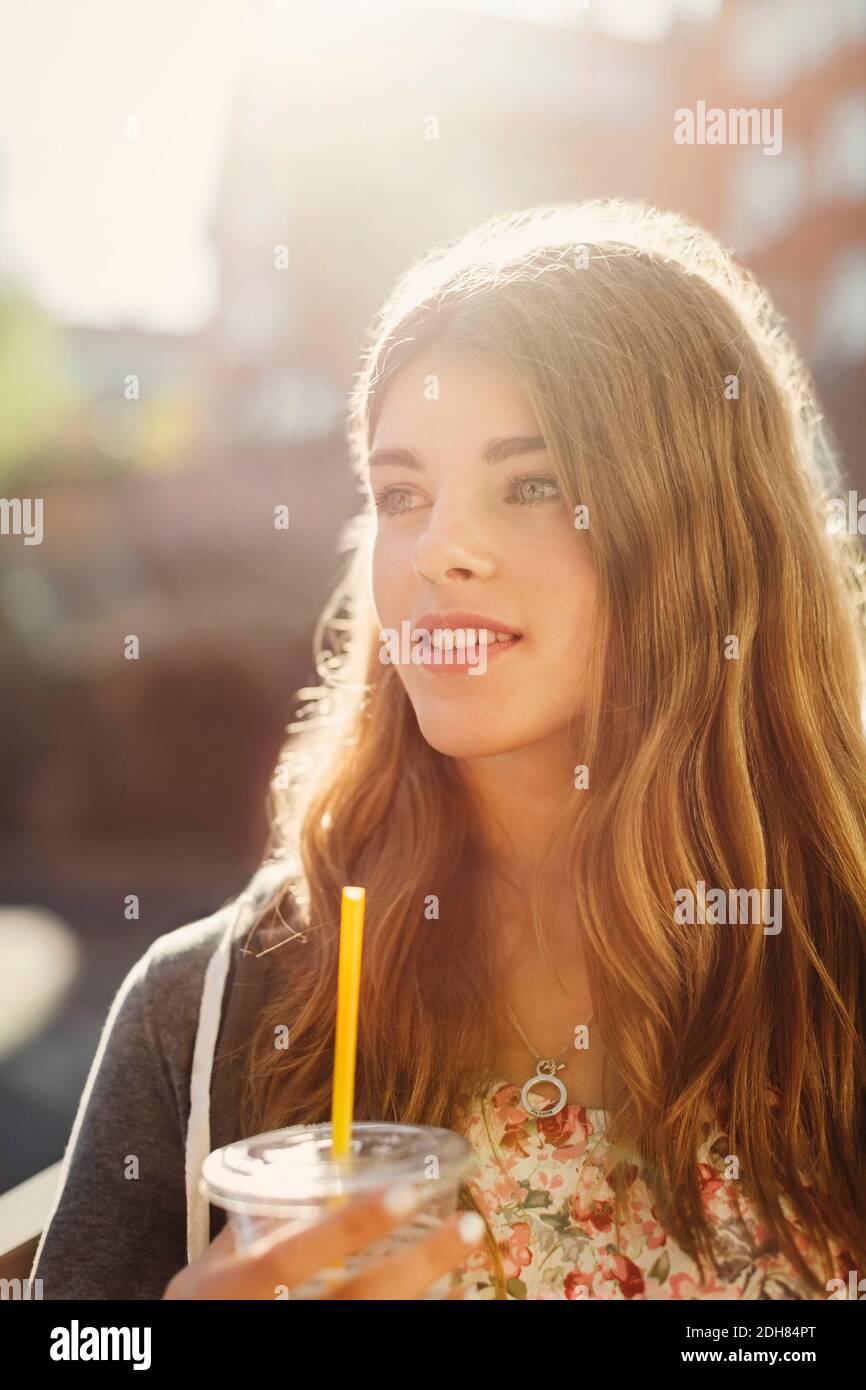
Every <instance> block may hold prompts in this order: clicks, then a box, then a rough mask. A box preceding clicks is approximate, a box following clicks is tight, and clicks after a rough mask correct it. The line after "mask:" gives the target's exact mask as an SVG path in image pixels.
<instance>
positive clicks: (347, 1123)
mask: <svg viewBox="0 0 866 1390" xmlns="http://www.w3.org/2000/svg"><path fill="white" fill-rule="evenodd" d="M366 896H367V895H366V893H365V891H364V889H363V888H344V889H343V898H342V903H341V908H340V964H339V971H338V976H337V1038H336V1046H335V1050H334V1091H333V1096H332V1099H331V1134H332V1138H331V1157H332V1158H348V1156H349V1154H350V1152H351V1146H352V1115H353V1112H354V1108H355V1060H356V1057H357V1053H358V1003H359V996H360V992H361V949H362V946H363V941H364V904H365V902H366ZM345 1201H346V1196H345V1193H342V1194H340V1193H338V1194H336V1195H335V1196H333V1197H331V1198H330V1199H329V1200H328V1206H329V1207H340V1206H343V1204H344V1203H345ZM337 1271H343V1272H345V1263H344V1261H343V1260H339V1261H337V1263H336V1264H335V1265H334V1266H333V1273H332V1274H331V1276H330V1279H331V1280H333V1279H334V1278H335V1277H336V1274H337ZM337 1282H339V1278H337Z"/></svg>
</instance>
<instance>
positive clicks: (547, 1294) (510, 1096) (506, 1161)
mask: <svg viewBox="0 0 866 1390" xmlns="http://www.w3.org/2000/svg"><path fill="white" fill-rule="evenodd" d="M532 1094H533V1099H535V1103H536V1105H538V1104H539V1102H540V1103H541V1104H544V1102H545V1100H546V1099H547V1096H546V1095H545V1094H544V1093H542V1092H539V1093H538V1098H537V1099H536V1098H535V1096H534V1093H532ZM607 1117H608V1112H607V1111H605V1110H592V1109H587V1108H585V1107H584V1106H582V1105H566V1106H565V1107H564V1108H563V1109H562V1110H560V1112H559V1114H557V1115H553V1116H551V1117H550V1118H547V1119H545V1118H544V1117H541V1118H539V1119H536V1118H535V1117H534V1116H533V1115H532V1114H530V1113H529V1112H528V1111H527V1110H525V1109H524V1108H523V1107H522V1105H521V1104H520V1088H519V1087H518V1086H515V1085H513V1084H512V1083H511V1082H508V1081H505V1080H503V1079H501V1078H497V1079H496V1080H495V1081H494V1082H493V1084H492V1086H491V1087H490V1088H489V1090H488V1091H487V1093H486V1095H484V1096H481V1097H479V1099H478V1101H477V1103H476V1105H475V1106H474V1108H473V1109H472V1110H471V1111H470V1112H469V1114H468V1117H467V1120H468V1122H467V1126H466V1128H465V1130H464V1132H465V1134H466V1138H467V1139H468V1140H469V1142H470V1143H471V1145H472V1148H473V1150H474V1152H475V1154H476V1156H477V1158H478V1163H479V1167H478V1169H477V1170H476V1174H475V1176H474V1177H472V1176H470V1178H469V1179H468V1185H469V1187H470V1189H471V1191H472V1193H473V1196H474V1197H475V1199H476V1201H477V1202H478V1205H479V1208H480V1209H481V1210H482V1211H483V1212H484V1214H485V1216H486V1217H487V1220H488V1222H489V1223H490V1226H491V1229H492V1230H493V1233H494V1235H495V1237H496V1240H497V1243H498V1245H499V1250H500V1253H501V1256H502V1263H503V1271H504V1277H505V1281H506V1289H507V1296H508V1298H518V1299H523V1298H539V1299H578V1298H594V1299H608V1298H614V1299H620V1298H623V1299H632V1298H637V1299H646V1298H659V1299H678V1298H683V1299H701V1298H707V1299H740V1298H749V1299H752V1298H755V1299H757V1298H767V1299H806V1298H810V1299H814V1298H817V1297H821V1295H818V1294H816V1293H815V1291H814V1290H812V1289H810V1288H809V1287H808V1286H807V1285H805V1284H804V1283H803V1281H802V1277H801V1276H800V1274H799V1272H798V1271H797V1270H796V1269H795V1268H794V1267H793V1266H792V1265H791V1264H790V1262H789V1261H788V1260H787V1259H786V1258H785V1257H784V1256H783V1255H782V1254H781V1253H776V1254H767V1253H759V1247H760V1245H761V1244H762V1242H763V1241H764V1240H765V1238H766V1232H765V1231H764V1230H763V1228H762V1227H761V1226H760V1224H759V1223H758V1222H757V1220H756V1218H755V1216H754V1213H753V1209H752V1208H751V1206H750V1203H749V1202H748V1200H747V1199H746V1198H745V1197H744V1196H743V1195H742V1194H740V1206H741V1208H742V1211H743V1215H744V1216H745V1217H746V1218H747V1221H748V1225H745V1224H744V1223H743V1221H742V1220H741V1219H740V1218H739V1217H738V1216H737V1209H736V1205H735V1203H734V1199H733V1189H734V1180H733V1179H731V1178H725V1177H723V1176H722V1174H723V1173H724V1171H725V1157H726V1155H727V1153H728V1152H729V1149H728V1145H727V1142H726V1140H725V1137H724V1135H723V1133H722V1131H721V1130H720V1129H718V1127H714V1126H712V1125H710V1124H709V1123H706V1124H705V1130H704V1136H705V1138H704V1142H703V1144H702V1146H701V1150H700V1153H699V1166H700V1183H701V1189H702V1193H703V1196H704V1200H705V1203H706V1206H707V1208H708V1213H709V1215H710V1218H711V1220H713V1221H714V1223H715V1224H716V1226H717V1227H719V1228H721V1229H722V1231H723V1232H724V1237H723V1246H722V1249H723V1250H724V1258H723V1261H722V1260H720V1262H719V1264H720V1269H721V1271H722V1273H721V1276H717V1275H716V1274H715V1273H714V1271H713V1269H712V1266H711V1265H709V1264H707V1263H706V1262H705V1265H704V1267H705V1274H706V1282H705V1283H704V1284H701V1283H700V1282H699V1279H700V1276H699V1272H698V1268H697V1265H696V1264H695V1263H694V1261H693V1260H692V1259H691V1258H690V1257H689V1256H688V1255H686V1254H685V1253H684V1251H682V1250H681V1249H680V1248H679V1246H677V1245H676V1244H675V1243H674V1241H673V1238H672V1237H671V1236H669V1235H668V1234H667V1232H666V1231H665V1230H664V1228H663V1227H662V1226H661V1225H660V1224H659V1221H658V1220H657V1218H656V1216H655V1212H654V1209H653V1199H652V1196H651V1194H650V1191H649V1190H648V1188H647V1186H646V1184H645V1182H644V1181H643V1179H642V1178H641V1176H640V1172H639V1169H638V1168H637V1167H636V1166H633V1173H634V1176H633V1179H632V1181H631V1184H630V1196H629V1217H628V1220H627V1221H626V1220H625V1219H624V1220H623V1222H622V1223H621V1225H620V1238H621V1239H620V1243H619V1244H617V1243H616V1226H615V1223H614V1212H615V1203H614V1193H613V1188H612V1185H611V1184H610V1182H609V1180H608V1178H607V1176H606V1174H605V1172H604V1164H603V1158H604V1156H605V1155H606V1156H607V1157H608V1159H609V1158H610V1153H611V1151H610V1147H609V1145H608V1144H607V1141H606V1140H605V1126H606V1121H607ZM796 1240H797V1244H798V1247H799V1248H800V1249H801V1251H802V1252H803V1253H804V1254H808V1252H809V1251H810V1246H809V1244H808V1242H807V1241H806V1240H805V1239H804V1238H803V1237H802V1235H801V1234H797V1235H796ZM835 1253H836V1251H835V1247H834V1254H835ZM846 1261H847V1257H843V1256H841V1255H840V1256H839V1260H838V1263H839V1265H840V1268H839V1271H838V1273H839V1274H840V1276H841V1277H842V1278H846V1277H847V1262H846ZM807 1263H810V1264H811V1261H809V1260H808V1259H807ZM843 1264H845V1269H842V1268H841V1266H842V1265H843ZM812 1267H815V1266H814V1265H812ZM493 1269H494V1266H493V1261H492V1259H491V1256H490V1253H489V1251H488V1250H487V1249H486V1248H485V1247H484V1246H482V1247H481V1248H480V1249H479V1250H477V1251H473V1253H472V1254H471V1255H470V1256H469V1257H468V1258H467V1260H466V1262H465V1264H464V1265H463V1266H462V1268H461V1271H460V1276H459V1280H458V1282H459V1283H460V1284H470V1285H474V1286H475V1289H474V1291H473V1292H471V1293H470V1294H469V1296H470V1297H474V1298H480V1299H491V1298H495V1296H496V1286H495V1282H494V1279H493ZM824 1296H826V1295H824Z"/></svg>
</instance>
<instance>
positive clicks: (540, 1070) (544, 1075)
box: [520, 1057, 568, 1120]
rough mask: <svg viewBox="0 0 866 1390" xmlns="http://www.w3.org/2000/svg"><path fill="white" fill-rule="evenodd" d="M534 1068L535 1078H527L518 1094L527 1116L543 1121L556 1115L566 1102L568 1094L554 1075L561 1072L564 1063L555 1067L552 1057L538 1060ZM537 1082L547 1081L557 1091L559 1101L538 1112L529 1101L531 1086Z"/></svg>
mask: <svg viewBox="0 0 866 1390" xmlns="http://www.w3.org/2000/svg"><path fill="white" fill-rule="evenodd" d="M536 1066H537V1071H536V1073H535V1076H531V1077H530V1078H529V1080H528V1081H527V1082H526V1084H525V1086H524V1087H523V1090H522V1091H521V1092H520V1104H521V1105H522V1106H523V1108H524V1110H528V1111H529V1114H530V1115H534V1116H535V1118H536V1119H537V1120H545V1119H547V1118H548V1117H549V1116H550V1115H558V1114H559V1112H560V1110H561V1109H562V1108H563V1106H564V1105H565V1103H566V1101H567V1100H568V1092H567V1091H566V1089H565V1087H564V1086H563V1084H562V1082H561V1081H560V1079H559V1077H558V1076H557V1075H556V1072H558V1071H562V1070H563V1068H564V1066H565V1063H564V1062H560V1063H559V1066H557V1065H556V1059H555V1058H554V1057H547V1058H539V1060H538V1062H537V1063H536ZM539 1081H549V1082H550V1084H551V1086H555V1087H556V1089H557V1090H558V1091H559V1100H557V1101H554V1103H553V1104H552V1105H550V1106H548V1108H547V1109H546V1110H544V1109H542V1110H539V1109H538V1108H537V1107H536V1106H534V1105H533V1104H532V1101H531V1100H530V1099H529V1092H530V1091H531V1090H532V1088H533V1086H537V1085H538V1083H539Z"/></svg>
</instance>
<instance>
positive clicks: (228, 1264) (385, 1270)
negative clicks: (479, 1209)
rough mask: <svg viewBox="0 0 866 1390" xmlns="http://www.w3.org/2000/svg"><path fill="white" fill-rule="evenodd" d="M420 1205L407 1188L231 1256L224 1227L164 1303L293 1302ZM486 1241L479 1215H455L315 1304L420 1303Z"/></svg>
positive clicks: (357, 1202)
mask: <svg viewBox="0 0 866 1390" xmlns="http://www.w3.org/2000/svg"><path fill="white" fill-rule="evenodd" d="M398 1198H399V1199H402V1203H403V1204H402V1205H400V1201H399V1200H398ZM392 1199H393V1204H391V1203H392ZM417 1203H418V1193H417V1191H416V1190H415V1189H414V1188H411V1187H410V1188H405V1189H402V1190H401V1189H392V1190H390V1191H388V1190H386V1191H380V1192H374V1193H373V1194H372V1195H371V1194H365V1195H364V1196H362V1197H357V1198H355V1199H354V1200H353V1201H351V1202H348V1203H347V1204H346V1205H345V1206H343V1207H341V1208H339V1209H338V1210H337V1211H334V1212H331V1213H329V1214H328V1215H327V1216H326V1217H323V1219H322V1220H321V1221H318V1222H316V1223H315V1225H312V1226H307V1227H306V1228H305V1229H303V1230H294V1231H291V1232H290V1233H289V1234H286V1232H285V1231H283V1230H278V1231H271V1232H269V1234H267V1235H265V1236H261V1237H260V1238H259V1239H258V1240H256V1241H254V1242H253V1243H252V1244H251V1245H248V1246H246V1247H245V1248H244V1249H242V1250H235V1248H234V1240H233V1238H232V1232H231V1229H230V1227H229V1226H228V1225H226V1226H225V1227H224V1228H223V1230H221V1231H220V1233H219V1235H218V1236H217V1237H216V1239H215V1240H214V1241H212V1242H211V1244H210V1245H209V1246H208V1248H207V1250H205V1252H204V1254H202V1255H200V1256H199V1257H198V1259H195V1260H193V1261H192V1263H191V1264H188V1265H186V1266H185V1267H184V1268H183V1269H181V1270H179V1271H178V1273H177V1274H175V1276H174V1278H173V1279H171V1280H170V1281H169V1283H168V1285H167V1287H166V1290H165V1293H164V1294H163V1298H164V1299H168V1298H180V1299H190V1298H203V1299H224V1298H236V1299H254V1298H275V1297H276V1296H277V1292H278V1290H280V1289H281V1288H288V1290H289V1291H290V1297H291V1290H292V1289H293V1288H297V1287H298V1286H300V1285H301V1284H305V1283H306V1282H307V1281H308V1280H310V1279H313V1278H315V1277H316V1275H317V1274H318V1273H319V1272H320V1271H321V1270H323V1269H327V1268H329V1267H330V1266H332V1265H338V1264H340V1263H341V1261H342V1260H343V1259H344V1257H345V1256H346V1255H348V1254H350V1253H351V1252H353V1251H355V1250H359V1249H361V1247H362V1246H364V1245H366V1244H367V1242H368V1241H371V1240H375V1239H376V1238H377V1237H379V1236H383V1235H385V1234H387V1232H388V1231H390V1230H392V1229H393V1228H394V1227H395V1226H400V1225H402V1224H403V1223H404V1222H405V1221H406V1220H407V1219H408V1218H409V1217H410V1216H411V1214H412V1211H413V1210H414V1209H415V1207H416V1206H417ZM483 1236H484V1223H483V1221H482V1219H481V1217H480V1216H478V1215H477V1213H475V1212H467V1211H461V1212H457V1213H455V1215H454V1216H452V1217H451V1218H449V1220H447V1221H444V1222H443V1223H442V1225H441V1226H438V1227H437V1228H436V1229H435V1230H434V1231H432V1232H431V1234H430V1235H429V1236H424V1237H421V1238H420V1239H418V1240H416V1241H413V1242H412V1243H411V1244H410V1245H407V1246H405V1247H404V1248H402V1249H400V1250H399V1251H396V1252H395V1253H394V1254H393V1255H389V1256H387V1257H386V1258H385V1259H382V1260H378V1261H376V1262H375V1263H373V1264H370V1265H369V1266H368V1267H367V1268H365V1269H364V1270H363V1271H362V1272H361V1273H359V1274H356V1275H354V1276H352V1277H350V1278H348V1279H346V1280H345V1282H343V1283H342V1284H338V1285H335V1286H334V1288H333V1289H332V1290H330V1291H329V1292H327V1293H323V1294H319V1295H318V1296H317V1298H318V1299H323V1298H325V1299H328V1298H339V1299H416V1298H420V1297H421V1296H422V1294H424V1293H425V1291H426V1290H427V1289H429V1288H430V1286H431V1285H432V1284H435V1283H436V1281H437V1280H438V1279H441V1278H442V1276H443V1275H445V1274H448V1273H449V1272H450V1271H452V1270H454V1269H455V1268H457V1267H458V1266H459V1265H461V1264H462V1263H463V1261H464V1260H465V1258H466V1256H467V1254H468V1253H469V1251H470V1250H473V1249H476V1248H477V1247H478V1246H479V1245H480V1244H481V1241H482V1239H483ZM465 1292H466V1289H465V1288H456V1289H452V1290H451V1292H450V1293H449V1294H447V1295H446V1297H447V1298H449V1299H460V1298H462V1297H463V1296H464V1294H465Z"/></svg>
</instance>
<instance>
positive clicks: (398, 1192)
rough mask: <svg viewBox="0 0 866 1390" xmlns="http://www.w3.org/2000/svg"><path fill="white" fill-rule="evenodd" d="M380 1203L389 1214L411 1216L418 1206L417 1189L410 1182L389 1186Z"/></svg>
mask: <svg viewBox="0 0 866 1390" xmlns="http://www.w3.org/2000/svg"><path fill="white" fill-rule="evenodd" d="M382 1205H383V1207H384V1208H385V1210H386V1211H387V1212H388V1214H389V1215H390V1216H411V1214H412V1212H413V1211H414V1210H415V1208H416V1207H417V1206H418V1189H417V1187H413V1186H412V1185H411V1183H406V1184H400V1185H399V1186H398V1187H392V1188H389V1190H388V1191H387V1192H386V1193H385V1196H384V1197H383V1199H382Z"/></svg>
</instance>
